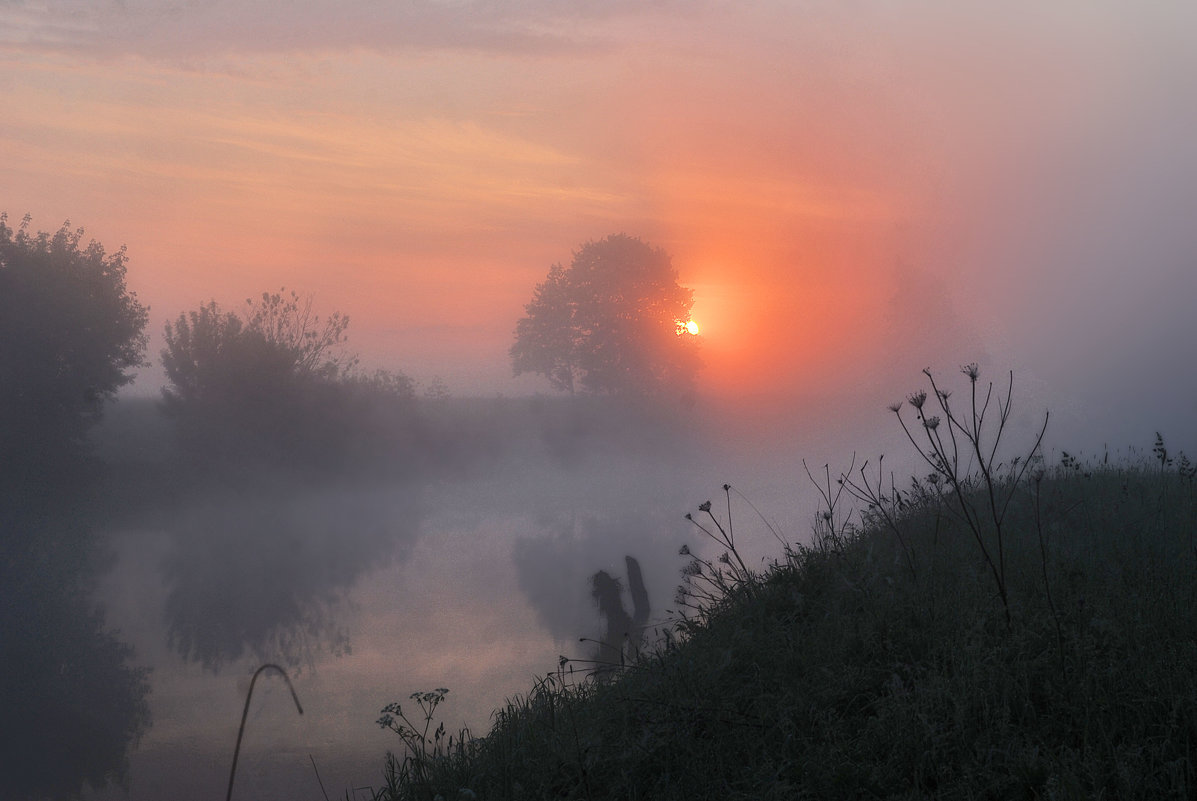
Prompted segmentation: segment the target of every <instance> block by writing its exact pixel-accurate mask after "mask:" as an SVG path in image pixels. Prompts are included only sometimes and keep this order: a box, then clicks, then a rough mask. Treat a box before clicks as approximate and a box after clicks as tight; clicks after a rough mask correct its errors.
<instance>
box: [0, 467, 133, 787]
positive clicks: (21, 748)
mask: <svg viewBox="0 0 1197 801" xmlns="http://www.w3.org/2000/svg"><path fill="white" fill-rule="evenodd" d="M9 489H10V490H13V489H18V490H19V489H20V488H14V487H13V486H12V485H11V484H10V485H9ZM39 492H40V496H41V497H40V498H38V497H37V496H35V495H34V493H33V492H12V493H10V494H7V495H6V497H4V498H3V499H2V500H0V509H2V510H3V512H2V514H0V532H2V533H3V540H2V546H3V558H2V559H0V588H2V590H0V710H2V712H0V714H2V715H3V720H4V725H3V726H0V755H2V756H0V760H3V762H2V763H0V764H3V768H2V769H0V775H3V777H4V780H3V781H4V797H11V798H27V797H38V798H41V797H49V798H60V797H68V796H70V797H73V796H75V795H77V794H78V793H79V792H80V791H81V789H82V788H83V786H84V784H88V785H90V786H91V787H93V788H96V789H99V788H102V787H104V786H105V785H106V784H108V783H109V782H118V783H120V782H123V781H124V780H125V779H126V778H127V772H128V756H127V752H128V750H129V749H131V748H133V747H135V746H136V744H137V742H138V740H139V739H140V737H141V735H142V734H144V733H145V732H146V731H147V730H148V729H149V725H150V713H149V705H148V704H147V702H146V696H147V694H148V693H149V681H148V671H147V670H146V669H144V668H134V667H131V666H130V665H129V662H130V660H131V659H132V657H133V652H132V649H131V648H130V647H129V646H128V645H126V644H125V643H123V642H121V641H120V640H118V639H117V637H116V634H115V632H113V631H111V630H109V629H108V628H107V627H106V626H105V622H104V615H103V612H102V611H101V610H100V609H99V608H97V607H96V606H95V605H94V604H93V603H92V601H91V600H90V598H91V594H92V591H93V589H94V584H95V575H96V571H97V569H98V565H97V561H98V560H97V558H96V554H95V546H94V544H93V538H92V534H91V532H90V531H88V530H87V529H86V527H85V526H84V525H83V524H82V523H81V522H80V521H81V520H83V519H84V515H85V512H84V510H83V508H82V506H81V505H80V504H77V502H76V500H73V499H72V498H70V497H68V496H66V495H65V494H62V493H57V492H55V491H54V490H53V489H48V488H47V487H46V486H45V485H44V484H42V485H41V486H40V487H39Z"/></svg>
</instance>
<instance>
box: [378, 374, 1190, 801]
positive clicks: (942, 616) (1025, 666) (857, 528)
mask: <svg viewBox="0 0 1197 801" xmlns="http://www.w3.org/2000/svg"><path fill="white" fill-rule="evenodd" d="M935 392H937V393H938V390H935ZM920 394H921V393H918V394H916V395H915V396H913V397H912V398H911V405H912V406H914V407H915V410H916V416H915V421H914V422H912V423H910V424H909V426H910V428H909V429H908V431H910V432H911V434H912V437H911V441H912V443H913V444H914V445H915V446H916V447H918V448H919V451H920V453H922V454H923V455H924V456H925V457H927V465H928V469H929V477H928V478H926V479H919V480H913V481H909V482H907V483H906V485H905V488H901V486H900V485H898V484H895V483H894V482H893V479H892V478H890V477H889V476H887V475H886V474H885V473H884V472H883V471H882V470H879V469H878V468H877V466H876V465H873V466H869V465H865V467H863V468H859V467H854V468H852V469H850V470H848V471H845V474H844V475H842V476H841V477H840V479H839V480H838V481H836V480H835V479H834V474H831V473H827V474H826V475H825V476H822V477H819V478H815V480H816V484H817V485H818V486H820V487H821V488H822V490H821V491H822V494H823V495H824V502H825V506H824V508H823V509H822V510H820V513H819V514H818V515H817V517H816V524H815V530H814V532H813V537H812V539H811V543H810V544H809V545H785V544H784V543H783V544H781V545H779V556H778V559H777V561H776V562H775V563H774V564H773V565H772V567H771V568H770V569H768V570H765V571H763V572H760V571H750V570H748V569H747V568H745V567H744V566H743V564H742V563H741V562H740V561H739V556H738V554H737V552H736V548H735V530H734V529H733V527H732V525H731V520H730V519H729V515H733V514H734V516H735V518H734V519H735V520H737V521H738V520H742V519H744V517H745V513H744V510H742V509H741V508H740V506H741V505H742V503H743V502H742V501H740V500H739V499H738V498H737V497H736V496H735V490H734V489H731V488H727V487H725V488H724V493H725V494H726V497H722V496H721V497H718V499H717V503H716V504H715V505H714V507H713V508H712V506H711V505H710V503H709V502H708V503H705V504H703V505H701V506H700V507H699V509H698V511H697V512H696V513H694V514H693V518H692V519H693V521H694V522H695V524H696V525H700V526H701V527H703V529H704V530H705V531H707V532H708V533H709V534H710V536H711V539H712V541H713V542H712V544H713V546H714V550H713V552H711V553H710V555H709V556H707V555H705V554H706V552H704V554H698V553H695V554H688V553H687V555H689V556H690V560H691V561H690V563H689V565H688V567H687V568H686V569H685V571H684V572H683V584H682V586H681V587H680V588H679V592H678V597H677V599H676V600H677V610H676V615H677V616H676V619H675V621H674V622H673V623H672V624H671V625H669V626H668V627H663V628H660V629H657V630H656V631H655V632H654V633H655V635H656V637H657V640H656V642H657V646H656V647H655V648H654V649H651V650H650V651H649V652H647V653H645V654H644V655H643V656H641V657H640V658H639V659H638V660H635V661H633V662H631V663H630V664H627V665H623V666H615V667H612V668H610V669H608V670H604V671H601V672H598V673H597V674H596V671H595V670H594V667H595V666H594V665H592V664H589V663H585V662H580V661H574V660H567V659H564V658H563V659H562V661H561V663H560V664H559V665H558V667H557V669H556V670H555V671H554V672H552V673H551V674H549V675H547V676H546V677H545V678H543V679H542V680H539V681H538V682H536V684H535V686H533V687H532V688H531V689H530V691H529V692H528V693H527V694H526V695H523V696H519V697H516V698H513V699H510V700H509V702H508V703H507V705H506V706H505V707H504V708H503V709H500V710H497V711H496V712H495V713H494V718H493V720H494V723H493V728H492V730H491V731H490V732H489V733H488V734H487V735H486V736H484V737H475V736H472V735H471V734H470V733H469V732H461V733H458V734H456V735H446V734H445V732H444V730H443V729H442V728H437V723H436V715H437V711H436V709H437V705H438V704H439V703H441V701H442V700H443V699H444V697H445V696H444V693H443V692H441V691H436V692H430V693H423V694H416V695H415V696H413V697H412V699H410V700H407V701H404V702H403V704H402V705H401V706H394V707H390V708H388V710H386V711H387V718H384V721H382V722H384V723H387V724H389V726H390V728H392V729H393V730H395V731H396V732H397V733H398V734H399V736H400V739H401V740H402V741H403V742H402V744H401V743H399V742H397V743H396V751H397V755H396V756H391V757H389V758H388V762H387V765H386V768H385V775H386V779H387V787H386V788H384V789H383V790H382V791H381V792H380V794H379V796H378V798H380V799H429V800H431V799H434V798H437V797H439V798H443V799H446V801H452V799H460V798H477V799H488V801H489V800H491V799H493V800H495V801H497V800H498V799H550V798H553V799H556V798H562V799H565V798H571V799H572V798H576V799H621V801H624V800H627V799H720V800H721V801H724V800H726V799H769V798H777V799H781V798H785V799H792V798H803V797H807V798H819V799H828V798H945V799H948V798H951V799H955V798H960V799H986V798H992V799H1011V798H1027V799H1038V798H1044V799H1047V798H1110V799H1114V798H1118V799H1132V798H1143V799H1147V798H1151V799H1158V798H1191V797H1194V796H1195V795H1197V774H1195V772H1194V770H1195V765H1197V493H1195V490H1194V468H1193V467H1192V465H1191V464H1190V463H1189V462H1188V460H1187V459H1184V458H1183V457H1180V456H1177V457H1176V458H1175V459H1174V458H1172V456H1171V455H1169V454H1168V453H1167V451H1166V449H1165V446H1164V443H1163V441H1162V440H1157V443H1156V449H1155V450H1154V452H1153V454H1152V455H1150V456H1145V457H1144V458H1143V459H1141V460H1139V461H1137V462H1133V461H1132V462H1128V463H1123V464H1113V463H1110V462H1109V460H1108V459H1103V460H1100V461H1097V462H1093V463H1082V462H1080V461H1078V460H1077V459H1075V458H1073V457H1071V456H1069V455H1067V454H1065V455H1064V457H1063V459H1062V460H1061V462H1060V463H1059V464H1055V465H1046V464H1044V463H1043V461H1042V457H1041V456H1040V455H1039V452H1038V443H1035V444H1034V446H1033V447H1031V448H1029V449H1028V450H1027V458H1025V459H1017V458H1013V459H1007V460H1005V461H998V460H997V459H996V457H995V455H994V454H996V453H997V452H998V449H997V448H996V447H994V448H992V449H991V448H990V445H991V444H992V445H994V446H996V444H997V440H998V439H1000V437H1001V434H1002V425H1004V419H1003V418H1004V415H1005V414H1006V413H1007V412H1008V395H1007V406H1006V408H1005V410H1003V411H1001V412H1000V415H999V416H997V417H994V416H993V415H991V420H990V421H985V420H984V419H983V412H982V413H981V414H980V415H978V414H977V413H975V412H974V413H973V414H972V415H971V418H972V419H971V420H970V419H969V417H970V415H968V414H965V415H963V416H959V415H957V414H956V413H955V411H954V410H953V409H952V408H951V407H949V406H947V398H946V397H944V398H943V405H942V406H941V407H940V410H939V411H940V414H941V415H942V416H943V417H944V420H945V422H944V423H943V424H942V425H940V424H939V422H938V418H934V417H933V416H932V415H931V414H930V403H931V402H930V401H926V398H925V396H924V397H922V398H919V395H920ZM938 397H939V395H938V394H937V395H933V397H932V400H935V399H937V398H938ZM916 401H917V403H916ZM924 403H927V405H928V409H927V414H926V415H924V409H923V404H924ZM974 408H976V407H974ZM982 408H985V407H982ZM997 408H1000V405H999V407H997ZM894 411H895V413H899V417H900V410H899V408H897V407H895V409H894ZM932 420H934V422H932ZM974 424H975V425H974ZM949 436H950V437H951V439H950V440H949ZM937 442H938V443H939V444H938V445H937V444H936V443H937ZM977 446H979V447H977ZM986 457H988V459H987V458H986ZM850 505H851V506H852V508H853V511H851V512H850V511H848V509H849V506H850ZM779 539H780V538H779ZM783 546H784V547H783ZM403 713H406V717H401V716H400V715H401V714H403Z"/></svg>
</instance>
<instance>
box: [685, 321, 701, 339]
mask: <svg viewBox="0 0 1197 801" xmlns="http://www.w3.org/2000/svg"><path fill="white" fill-rule="evenodd" d="M684 327H685V329H686V333H687V334H689V335H691V336H698V331H699V328H698V323H696V322H694V321H693V320H688V321H687V322H686V325H685V326H684Z"/></svg>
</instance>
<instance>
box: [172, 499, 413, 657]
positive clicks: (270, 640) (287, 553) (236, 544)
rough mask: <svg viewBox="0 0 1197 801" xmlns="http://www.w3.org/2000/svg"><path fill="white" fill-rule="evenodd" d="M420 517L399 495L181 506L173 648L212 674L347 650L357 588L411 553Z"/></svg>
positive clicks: (175, 542)
mask: <svg viewBox="0 0 1197 801" xmlns="http://www.w3.org/2000/svg"><path fill="white" fill-rule="evenodd" d="M421 517H422V514H421V506H420V503H419V501H418V499H417V495H416V494H415V493H414V492H404V491H402V490H395V489H388V490H385V491H384V490H377V491H370V490H364V489H347V488H332V489H321V490H315V489H313V488H312V487H305V488H303V490H302V491H288V492H280V491H277V490H276V491H274V492H270V493H262V494H253V495H252V496H250V497H246V496H245V495H244V494H243V493H225V494H224V495H222V496H218V497H214V498H210V499H208V500H207V501H206V502H205V503H203V504H202V505H195V506H192V507H190V508H187V509H185V510H182V511H181V513H180V514H179V515H178V516H177V519H176V520H177V522H176V524H175V526H174V527H173V529H172V530H171V531H170V532H169V546H168V550H167V552H166V554H165V556H164V558H163V559H162V562H161V569H162V572H163V576H164V578H165V581H166V585H167V588H168V591H167V597H166V601H165V610H164V613H165V617H166V622H167V626H168V629H167V632H168V637H169V642H170V645H171V646H172V647H173V648H174V649H175V650H176V651H177V652H178V653H179V654H180V655H181V656H182V657H183V658H185V659H188V660H192V661H195V662H198V663H200V664H202V665H203V666H204V667H205V668H206V669H208V670H212V671H216V670H219V669H220V668H221V667H222V666H223V665H226V664H228V663H230V662H234V661H236V660H238V659H241V658H242V657H244V656H247V655H250V656H253V657H254V659H255V660H256V661H259V662H261V661H279V662H282V663H283V664H285V665H287V666H291V667H299V666H303V665H305V664H311V663H312V661H313V657H314V655H315V653H317V652H320V651H323V652H328V653H331V654H334V655H342V654H345V653H348V652H349V650H350V642H349V637H348V633H347V632H346V630H345V628H344V626H343V624H342V621H341V619H342V617H343V613H344V609H345V605H346V593H347V591H348V589H349V588H350V587H351V586H352V585H353V583H354V582H355V581H356V580H357V579H358V577H359V576H361V575H362V574H363V573H364V572H365V571H367V570H370V569H377V568H379V567H382V566H385V565H386V564H388V563H389V562H390V561H391V560H392V559H393V558H394V557H395V556H396V554H397V553H400V552H401V549H403V548H408V547H410V545H411V543H412V542H413V540H414V539H415V537H416V535H417V534H418V532H419V527H420V519H421Z"/></svg>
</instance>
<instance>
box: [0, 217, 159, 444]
mask: <svg viewBox="0 0 1197 801" xmlns="http://www.w3.org/2000/svg"><path fill="white" fill-rule="evenodd" d="M7 222H8V217H7V215H4V214H0V453H3V454H4V456H5V460H6V461H8V462H10V463H11V462H13V461H16V460H17V458H18V456H19V458H20V461H21V462H22V463H23V464H24V465H25V466H26V467H28V466H30V464H31V463H32V462H33V461H34V460H37V461H39V462H40V461H41V458H40V457H50V456H54V457H58V456H60V455H61V454H62V452H63V448H67V447H69V448H78V447H79V446H80V445H81V444H82V442H83V437H84V435H85V434H86V433H87V431H88V429H89V428H90V427H91V425H92V424H93V423H95V422H96V421H97V420H98V419H99V417H100V414H101V412H102V410H103V405H104V402H105V401H106V400H108V399H109V398H111V397H112V396H113V395H114V394H115V392H116V390H117V389H119V388H120V387H122V386H124V385H125V384H128V383H129V382H130V381H132V380H133V375H132V373H130V372H128V371H129V370H130V368H133V367H138V366H140V365H141V364H142V355H143V353H144V351H145V344H146V338H145V335H144V333H143V331H144V329H145V324H146V317H147V312H146V309H145V307H144V306H142V305H141V304H140V303H139V302H138V301H137V296H136V295H135V294H134V293H132V292H130V291H129V290H128V289H127V288H126V286H125V250H124V248H121V249H120V250H119V251H117V252H116V253H114V254H111V255H109V254H107V253H105V251H104V248H103V246H101V245H100V244H99V243H98V242H96V241H94V240H93V241H92V242H90V243H89V244H88V245H87V246H86V247H82V246H81V245H80V242H81V241H82V237H83V229H81V228H80V229H77V230H73V231H72V230H71V229H70V227H69V226H70V223H64V224H63V225H62V227H61V228H59V229H58V231H57V232H56V233H54V234H49V233H46V232H44V231H43V232H40V233H37V234H31V233H30V232H29V227H28V226H29V217H28V216H26V217H25V219H24V220H22V221H21V224H20V226H19V227H18V228H17V230H16V231H14V230H13V229H12V228H10V227H9V226H8V224H7Z"/></svg>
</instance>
